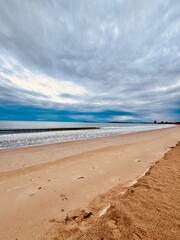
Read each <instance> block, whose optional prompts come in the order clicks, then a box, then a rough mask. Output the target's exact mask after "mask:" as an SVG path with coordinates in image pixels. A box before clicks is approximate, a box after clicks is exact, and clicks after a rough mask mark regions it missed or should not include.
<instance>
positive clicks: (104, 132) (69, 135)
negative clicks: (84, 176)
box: [0, 121, 173, 149]
mask: <svg viewBox="0 0 180 240" xmlns="http://www.w3.org/2000/svg"><path fill="white" fill-rule="evenodd" d="M172 126H173V125H168V124H163V125H158V124H157V125H156V124H124V123H122V124H117V123H69V122H68V123H64V122H15V121H14V122H5V121H2V122H0V129H1V130H4V129H37V128H44V129H46V128H72V127H73V128H76V127H77V128H81V127H83V128H84V127H99V129H93V130H68V131H55V132H51V131H50V132H43V131H42V132H31V133H11V132H9V133H8V134H7V133H1V134H0V149H6V148H17V147H24V146H35V145H42V144H51V143H58V142H67V141H75V140H86V139H92V138H97V137H103V136H116V135H120V134H125V133H131V132H141V131H146V130H153V129H160V128H168V127H172Z"/></svg>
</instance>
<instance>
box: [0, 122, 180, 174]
mask: <svg viewBox="0 0 180 240" xmlns="http://www.w3.org/2000/svg"><path fill="white" fill-rule="evenodd" d="M172 128H173V129H174V128H177V129H179V128H180V127H179V126H177V125H176V126H173V127H169V128H161V129H152V130H145V131H139V132H130V133H123V134H120V135H115V136H103V137H97V138H91V139H86V140H84V139H83V140H73V141H71V140H70V141H66V142H58V143H49V144H40V145H30V146H22V147H16V148H6V149H0V159H1V160H2V159H3V158H4V159H5V160H4V161H6V164H8V161H9V162H12V161H14V160H15V159H14V157H13V156H14V155H15V154H17V157H22V154H23V156H24V155H25V154H27V153H29V152H30V151H32V152H33V153H35V154H36V152H37V153H38V151H40V152H42V151H43V150H44V151H47V150H49V149H52V151H57V149H58V148H59V147H60V148H62V150H63V151H64V150H65V151H66V150H67V149H66V148H67V146H68V145H72V146H73V145H74V146H75V147H79V146H81V145H87V151H89V150H95V149H96V143H97V144H98V145H99V144H101V145H102V146H101V147H107V145H108V146H109V144H108V141H109V142H111V140H112V144H110V145H113V144H114V143H115V142H114V141H113V140H115V141H116V139H117V140H118V139H122V140H123V138H126V137H131V136H132V137H133V136H134V137H136V135H137V137H138V136H139V135H141V134H142V133H144V134H148V133H153V132H161V131H164V130H168V129H172ZM91 143H92V145H94V147H91V149H89V147H90V146H89V144H91ZM103 143H107V144H103ZM122 143H123V141H122ZM76 145H77V146H76ZM64 148H65V149H64ZM98 148H99V147H98ZM21 153H22V154H21ZM79 153H82V152H81V151H77V152H76V151H72V153H71V154H70V155H67V156H66V155H65V156H61V155H58V156H57V157H56V159H55V158H52V159H51V158H50V159H46V160H45V161H44V159H38V161H36V162H33V163H31V161H29V159H28V162H26V164H24V163H23V162H22V163H21V164H19V163H18V162H16V161H15V162H14V163H13V166H11V165H10V163H9V168H5V169H2V166H1V161H0V174H1V173H4V172H8V171H9V172H11V171H14V170H19V169H25V168H28V167H33V166H36V165H43V164H44V165H46V164H47V165H48V164H50V162H55V161H59V160H60V159H63V158H67V157H70V156H73V155H75V154H79ZM7 155H8V157H7ZM9 155H10V156H9ZM30 155H31V154H30ZM11 157H12V159H11ZM15 158H16V157H15ZM30 160H31V159H30Z"/></svg>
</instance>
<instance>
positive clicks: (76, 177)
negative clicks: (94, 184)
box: [72, 175, 85, 181]
mask: <svg viewBox="0 0 180 240" xmlns="http://www.w3.org/2000/svg"><path fill="white" fill-rule="evenodd" d="M83 178H85V177H83V176H82V175H74V176H73V177H72V181H77V180H80V179H83Z"/></svg>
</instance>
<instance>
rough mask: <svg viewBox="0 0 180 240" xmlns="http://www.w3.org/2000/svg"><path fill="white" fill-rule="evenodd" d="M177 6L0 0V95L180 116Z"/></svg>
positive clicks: (120, 0)
mask: <svg viewBox="0 0 180 240" xmlns="http://www.w3.org/2000/svg"><path fill="white" fill-rule="evenodd" d="M179 9H180V1H179V0H173V1H172V0H152V1H148V0H147V1H141V0H115V1H108V0H99V1H95V0H92V1H88V0H87V1H86V0H78V1H74V0H64V1H63V0H61V1H56V0H53V1H52V0H47V1H46V0H19V1H17V0H6V1H4V0H0V54H1V60H0V61H1V62H0V65H1V75H0V84H1V85H2V86H3V91H2V90H1V93H0V98H1V99H6V100H8V101H14V102H17V104H24V105H32V106H37V107H42V108H44V107H47V106H48V107H52V108H55V109H59V108H60V109H68V110H69V111H70V110H71V111H75V110H76V111H79V112H83V111H84V112H87V111H89V110H91V111H92V112H95V114H97V112H102V111H106V110H108V109H111V110H114V111H120V112H121V111H125V112H126V111H127V109H128V112H129V111H130V112H131V113H132V116H134V118H139V119H147V120H148V119H150V120H152V119H154V118H157V119H161V118H166V119H170V118H172V119H174V120H178V118H179V115H178V113H177V111H176V110H177V109H178V108H179V105H178V99H179V98H180V71H179V58H180V45H179V42H180V30H179V29H180V10H179ZM39 76H41V78H39ZM30 79H31V80H30ZM38 79H40V80H38ZM21 81H22V82H21ZM60 81H61V86H60V87H59V88H58V89H57V82H60ZM25 82H26V84H25ZM43 82H44V85H46V86H47V83H48V82H49V83H50V85H49V86H48V87H46V86H44V85H43ZM66 82H67V86H66ZM13 83H14V84H13ZM21 83H22V84H21ZM33 83H34V84H33ZM28 84H29V85H28ZM28 86H29V88H30V89H29V90H28ZM32 86H34V87H32ZM50 87H51V88H50ZM48 88H49V92H48ZM67 88H68V89H67ZM1 89H2V88H1ZM6 91H7V92H6ZM28 91H29V92H28ZM59 91H60V92H59ZM19 92H21V94H19ZM38 94H39V96H38ZM15 95H16V97H15ZM45 103H46V104H45ZM121 113H122V112H121ZM137 113H138V116H137ZM122 114H123V115H125V113H122ZM170 115H171V116H170ZM114 117H115V118H116V119H117V116H114ZM126 117H127V119H128V118H129V116H128V115H127V116H126ZM109 119H113V115H109ZM119 119H121V118H120V117H119Z"/></svg>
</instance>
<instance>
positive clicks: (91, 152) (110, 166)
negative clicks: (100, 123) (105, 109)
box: [0, 127, 180, 240]
mask: <svg viewBox="0 0 180 240" xmlns="http://www.w3.org/2000/svg"><path fill="white" fill-rule="evenodd" d="M179 136H180V127H174V128H169V129H161V130H153V131H147V132H140V133H132V134H126V135H121V136H117V137H106V138H99V139H92V140H87V141H77V142H66V143H59V144H52V145H46V146H38V147H27V148H21V149H12V150H3V151H0V205H1V210H0V236H1V238H2V239H5V240H6V239H7V240H10V239H16V238H17V239H18V240H21V239H26V240H28V239H31V240H32V239H42V238H44V237H43V236H44V234H45V233H46V232H47V231H48V230H49V229H51V228H52V227H53V225H54V223H56V222H61V220H62V219H63V221H64V220H65V219H67V216H68V213H69V212H70V211H72V210H73V209H76V208H81V209H82V208H83V209H84V208H86V207H87V206H88V205H89V204H90V202H94V201H95V200H93V199H100V201H99V200H97V202H99V203H101V204H99V203H98V204H97V205H96V204H94V203H93V204H94V205H93V204H92V205H93V206H94V209H96V208H97V206H98V207H99V208H100V209H99V210H100V211H102V210H103V209H105V208H106V207H107V206H106V205H107V203H106V202H103V201H102V195H100V194H103V193H105V192H107V191H108V190H109V189H112V188H113V187H115V186H117V185H118V186H119V184H120V186H121V190H122V191H121V193H122V192H123V191H125V189H126V188H127V186H129V185H132V184H133V183H134V181H136V179H137V178H138V177H139V176H141V175H143V174H144V173H145V172H146V171H147V170H148V169H149V167H150V166H151V165H152V164H153V163H154V162H155V161H157V160H160V159H161V158H162V157H163V155H164V153H165V152H167V151H169V148H170V147H172V146H174V145H175V144H177V142H178V141H179ZM111 191H114V190H113V189H112V190H111ZM114 192H115V193H116V192H117V191H116V190H115V191H114ZM97 196H99V198H98V197H97ZM100 196H101V197H100ZM95 202H96V201H95ZM96 212H98V211H97V210H96ZM88 218H89V217H88ZM70 232H71V231H70ZM52 236H53V235H52ZM49 239H51V238H49ZM52 239H54V238H52ZM59 239H63V238H59ZM64 239H68V238H64ZM70 239H71V238H70ZM72 239H74V238H72ZM77 239H79V238H77ZM89 239H95V238H89ZM97 239H99V238H97ZM104 239H105V238H104ZM106 239H111V238H106ZM147 239H148V238H147Z"/></svg>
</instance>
